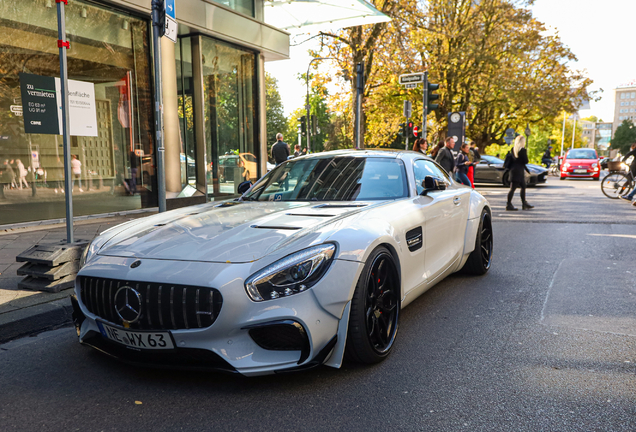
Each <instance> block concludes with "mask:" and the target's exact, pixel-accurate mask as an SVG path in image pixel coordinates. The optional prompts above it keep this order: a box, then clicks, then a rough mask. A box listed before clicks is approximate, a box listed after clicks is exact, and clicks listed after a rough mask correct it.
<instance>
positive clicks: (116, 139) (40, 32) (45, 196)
mask: <svg viewBox="0 0 636 432" xmlns="http://www.w3.org/2000/svg"><path fill="white" fill-rule="evenodd" d="M54 5H55V3H54V2H53V3H52V2H50V1H46V0H22V1H19V2H4V1H3V2H0V71H1V72H0V136H1V137H2V139H0V171H1V172H2V174H0V183H1V184H2V186H1V188H2V191H1V193H2V195H0V224H6V223H14V222H23V221H30V220H40V219H52V218H62V217H64V215H65V204H64V185H63V182H64V170H63V167H64V165H63V164H64V162H63V140H62V136H59V135H44V134H27V133H25V128H24V116H23V114H24V113H23V112H22V104H21V97H20V94H21V93H20V81H19V74H20V73H29V74H35V75H42V76H51V77H59V57H58V49H57V15H56V9H55V6H54ZM51 6H53V7H51ZM66 26H67V34H68V36H67V37H68V40H69V41H70V44H71V45H70V49H68V77H69V79H72V80H78V81H84V82H89V83H92V84H94V88H95V104H96V111H97V129H98V130H97V135H98V136H97V137H81V136H72V137H71V142H70V149H71V154H72V155H73V159H75V160H76V161H78V162H76V161H74V162H73V165H74V174H73V178H74V187H73V191H72V193H73V197H74V198H73V200H74V213H75V215H86V214H99V213H107V212H113V211H121V210H132V209H138V208H141V207H148V206H155V205H156V198H155V194H154V193H153V190H154V189H156V188H155V187H154V186H153V185H154V182H155V173H154V170H153V167H154V165H155V163H154V153H155V151H154V150H155V147H154V139H153V130H152V129H153V123H154V119H153V117H152V115H153V111H154V110H153V97H152V96H153V94H152V88H151V75H150V74H151V71H150V51H149V44H148V41H149V23H148V21H147V20H145V19H141V18H139V17H138V16H135V15H133V14H127V13H124V12H120V11H115V10H113V9H112V8H109V9H106V8H104V7H102V6H99V5H96V4H93V3H87V2H83V1H73V2H72V3H71V4H70V5H69V6H68V8H67V19H66Z"/></svg>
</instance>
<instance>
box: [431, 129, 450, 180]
mask: <svg viewBox="0 0 636 432" xmlns="http://www.w3.org/2000/svg"><path fill="white" fill-rule="evenodd" d="M453 147H455V140H454V139H453V138H451V137H448V138H446V143H445V144H444V148H442V149H440V151H439V152H438V153H437V157H436V158H435V162H437V163H438V164H440V165H441V166H442V168H444V169H445V170H446V172H447V173H448V174H449V175H450V176H451V177H452V175H453V170H454V169H455V157H454V156H453V152H452V150H451V149H452V148H453Z"/></svg>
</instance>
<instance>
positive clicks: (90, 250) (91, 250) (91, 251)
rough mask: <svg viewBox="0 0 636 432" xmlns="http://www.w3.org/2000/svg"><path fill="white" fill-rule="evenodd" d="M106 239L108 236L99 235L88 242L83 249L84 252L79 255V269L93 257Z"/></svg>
mask: <svg viewBox="0 0 636 432" xmlns="http://www.w3.org/2000/svg"><path fill="white" fill-rule="evenodd" d="M102 234H103V233H102ZM107 240H108V238H107V237H106V236H100V237H97V238H96V239H94V240H93V241H92V242H90V243H89V244H88V246H86V248H85V249H84V252H83V253H82V256H81V257H80V262H79V268H80V269H81V268H82V267H84V265H85V264H86V263H87V262H89V261H90V260H91V259H93V257H94V256H95V255H96V254H97V251H99V250H100V249H101V248H102V246H104V244H105V243H106V241H107Z"/></svg>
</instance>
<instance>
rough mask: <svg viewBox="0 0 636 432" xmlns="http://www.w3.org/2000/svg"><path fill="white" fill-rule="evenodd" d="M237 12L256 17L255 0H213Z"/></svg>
mask: <svg viewBox="0 0 636 432" xmlns="http://www.w3.org/2000/svg"><path fill="white" fill-rule="evenodd" d="M212 1H213V2H215V3H219V4H222V5H223V6H227V7H229V8H230V9H233V10H235V11H237V12H240V13H243V14H245V15H248V16H251V17H254V0H212Z"/></svg>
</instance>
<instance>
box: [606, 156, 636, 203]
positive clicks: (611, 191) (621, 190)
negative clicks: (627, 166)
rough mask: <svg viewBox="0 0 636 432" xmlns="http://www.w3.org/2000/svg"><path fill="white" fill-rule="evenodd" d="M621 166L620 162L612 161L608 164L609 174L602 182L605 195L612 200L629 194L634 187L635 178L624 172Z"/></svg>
mask: <svg viewBox="0 0 636 432" xmlns="http://www.w3.org/2000/svg"><path fill="white" fill-rule="evenodd" d="M620 166H621V163H620V162H615V161H610V162H609V163H608V169H609V174H607V175H606V176H605V177H603V181H602V182H601V190H602V191H603V194H604V195H605V196H606V197H608V198H611V199H618V198H619V197H621V196H622V195H625V194H627V193H629V192H630V191H631V190H632V188H633V187H634V176H633V175H632V173H631V172H630V171H628V172H624V171H622V170H621V169H620Z"/></svg>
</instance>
